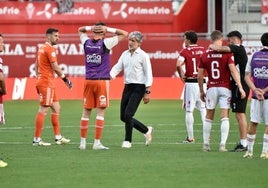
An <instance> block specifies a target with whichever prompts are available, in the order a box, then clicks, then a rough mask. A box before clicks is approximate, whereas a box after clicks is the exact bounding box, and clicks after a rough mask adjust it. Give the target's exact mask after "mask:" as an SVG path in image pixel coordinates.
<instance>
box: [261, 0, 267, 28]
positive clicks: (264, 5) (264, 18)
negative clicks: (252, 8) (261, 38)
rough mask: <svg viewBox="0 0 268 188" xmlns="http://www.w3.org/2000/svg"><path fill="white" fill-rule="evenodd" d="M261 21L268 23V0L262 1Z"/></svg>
mask: <svg viewBox="0 0 268 188" xmlns="http://www.w3.org/2000/svg"><path fill="white" fill-rule="evenodd" d="M261 23H262V24H265V25H266V24H268V0H262V1H261Z"/></svg>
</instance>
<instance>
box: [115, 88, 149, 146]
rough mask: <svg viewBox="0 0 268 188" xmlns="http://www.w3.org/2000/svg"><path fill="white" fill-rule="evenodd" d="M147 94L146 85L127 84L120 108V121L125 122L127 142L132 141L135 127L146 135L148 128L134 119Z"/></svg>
mask: <svg viewBox="0 0 268 188" xmlns="http://www.w3.org/2000/svg"><path fill="white" fill-rule="evenodd" d="M144 93H145V85H144V84H125V87H124V91H123V94H122V99H121V106H120V119H121V121H123V122H125V141H129V142H131V141H132V131H133V127H134V128H135V129H137V130H138V131H140V132H141V133H143V134H145V133H146V132H147V131H148V128H147V127H146V126H145V125H144V124H143V123H141V122H140V121H138V120H136V119H135V118H133V116H134V115H135V113H136V111H137V109H138V107H139V104H140V102H141V100H142V98H143V96H144Z"/></svg>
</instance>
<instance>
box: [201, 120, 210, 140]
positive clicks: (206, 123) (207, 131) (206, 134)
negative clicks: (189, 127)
mask: <svg viewBox="0 0 268 188" xmlns="http://www.w3.org/2000/svg"><path fill="white" fill-rule="evenodd" d="M211 127H212V120H210V119H205V121H204V124H203V142H204V144H209V137H210V132H211Z"/></svg>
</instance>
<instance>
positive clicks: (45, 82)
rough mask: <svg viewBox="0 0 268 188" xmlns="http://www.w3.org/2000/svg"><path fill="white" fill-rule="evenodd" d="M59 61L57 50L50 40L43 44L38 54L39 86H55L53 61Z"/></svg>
mask: <svg viewBox="0 0 268 188" xmlns="http://www.w3.org/2000/svg"><path fill="white" fill-rule="evenodd" d="M54 62H57V55H56V50H55V48H54V47H53V46H51V45H50V44H49V43H48V42H46V43H45V44H43V45H41V46H40V47H39V50H38V55H37V68H38V76H37V78H38V81H37V84H36V85H37V86H41V87H50V88H54V87H55V86H54V83H53V80H54V77H55V76H54V70H53V68H52V63H54Z"/></svg>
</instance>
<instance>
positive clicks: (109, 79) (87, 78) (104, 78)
mask: <svg viewBox="0 0 268 188" xmlns="http://www.w3.org/2000/svg"><path fill="white" fill-rule="evenodd" d="M86 80H110V78H86Z"/></svg>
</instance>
